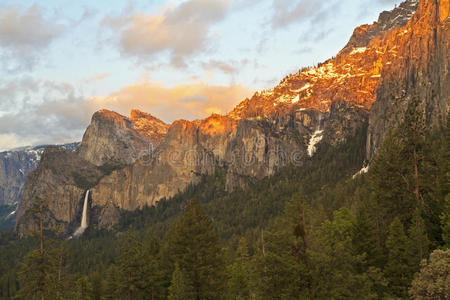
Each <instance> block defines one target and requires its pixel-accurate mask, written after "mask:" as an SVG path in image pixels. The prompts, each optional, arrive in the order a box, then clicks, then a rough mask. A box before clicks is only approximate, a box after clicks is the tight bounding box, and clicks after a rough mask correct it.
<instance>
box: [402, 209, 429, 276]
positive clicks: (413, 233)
mask: <svg viewBox="0 0 450 300" xmlns="http://www.w3.org/2000/svg"><path fill="white" fill-rule="evenodd" d="M408 235H409V240H408V243H409V245H408V251H407V255H408V258H409V265H410V267H411V270H410V272H411V273H415V272H417V271H418V270H419V268H420V262H421V261H422V260H423V259H425V258H426V257H428V249H429V245H430V241H429V240H428V237H427V233H426V228H425V223H424V220H423V219H422V216H421V213H420V210H419V209H416V211H415V213H414V216H413V219H412V221H411V225H410V227H409V230H408Z"/></svg>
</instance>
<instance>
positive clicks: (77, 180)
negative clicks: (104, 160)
mask: <svg viewBox="0 0 450 300" xmlns="http://www.w3.org/2000/svg"><path fill="white" fill-rule="evenodd" d="M103 175H104V174H103V173H102V172H101V171H100V170H99V169H98V168H97V167H96V166H95V165H93V164H91V163H90V162H88V161H86V160H84V159H82V158H80V157H79V156H78V155H77V154H76V153H74V152H70V151H67V150H63V149H59V148H57V147H48V148H46V149H45V151H44V153H43V154H42V158H41V161H40V163H39V166H38V168H37V169H36V170H34V171H32V172H30V173H29V174H28V176H27V182H26V185H25V191H24V194H23V200H22V202H21V203H20V205H19V209H18V213H17V224H16V230H17V231H18V232H19V234H21V235H23V234H27V233H28V232H27V231H28V230H35V229H37V225H36V224H37V223H36V220H34V219H33V218H32V217H31V216H30V215H28V212H29V210H30V209H31V208H33V206H34V205H35V204H36V201H37V200H42V201H44V203H45V206H46V207H47V208H48V209H47V210H46V211H45V213H46V218H45V221H46V225H48V226H51V227H56V226H60V227H61V229H62V232H66V231H67V230H68V229H69V228H70V225H71V223H73V222H76V221H77V222H76V223H77V224H78V225H79V221H80V220H79V219H80V217H81V209H82V206H83V198H84V194H85V192H86V190H87V189H89V188H90V187H91V186H94V185H96V183H97V182H98V180H99V179H100V178H101V177H102V176H103Z"/></svg>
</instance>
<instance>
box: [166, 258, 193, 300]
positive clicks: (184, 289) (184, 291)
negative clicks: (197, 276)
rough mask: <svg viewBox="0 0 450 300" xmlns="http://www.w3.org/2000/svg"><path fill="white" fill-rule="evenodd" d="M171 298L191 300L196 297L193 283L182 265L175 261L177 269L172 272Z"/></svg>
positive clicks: (174, 299) (173, 299) (171, 299)
mask: <svg viewBox="0 0 450 300" xmlns="http://www.w3.org/2000/svg"><path fill="white" fill-rule="evenodd" d="M168 299H169V300H190V299H196V298H195V297H194V293H193V287H192V285H191V284H190V283H189V282H188V281H187V279H186V277H185V275H184V274H183V272H182V271H181V269H180V265H179V264H178V263H175V270H174V271H173V274H172V281H171V283H170V287H169V298H168Z"/></svg>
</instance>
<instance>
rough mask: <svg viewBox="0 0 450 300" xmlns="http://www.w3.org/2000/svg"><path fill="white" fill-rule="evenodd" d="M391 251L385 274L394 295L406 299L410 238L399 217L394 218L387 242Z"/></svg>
mask: <svg viewBox="0 0 450 300" xmlns="http://www.w3.org/2000/svg"><path fill="white" fill-rule="evenodd" d="M386 247H387V250H388V251H389V254H388V262H387V264H386V266H385V269H384V271H385V274H386V277H387V279H388V281H389V289H390V291H391V292H392V294H393V295H395V296H399V297H405V296H406V292H407V286H408V283H409V279H410V277H409V276H410V274H409V266H408V257H407V253H406V251H407V247H408V238H407V236H406V234H405V230H404V228H403V223H402V222H401V221H400V219H399V218H398V217H396V218H394V220H393V221H392V223H391V225H390V226H389V235H388V237H387V240H386Z"/></svg>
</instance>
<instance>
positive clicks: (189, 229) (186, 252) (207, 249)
mask: <svg viewBox="0 0 450 300" xmlns="http://www.w3.org/2000/svg"><path fill="white" fill-rule="evenodd" d="M174 226H175V227H174V229H173V230H172V231H169V233H170V234H172V235H170V236H169V237H168V240H169V251H170V256H171V259H172V261H173V262H174V263H177V264H179V267H180V269H181V271H182V272H183V274H184V275H185V278H186V282H189V283H190V284H192V293H193V297H194V298H195V299H213V298H215V299H218V297H220V295H223V294H224V288H225V286H224V282H225V263H224V257H223V251H222V249H221V247H220V245H219V239H218V238H217V235H216V234H215V232H214V227H213V225H212V221H211V219H210V218H209V217H208V216H207V215H206V214H205V213H204V211H203V209H202V207H201V205H200V204H199V203H198V202H197V201H196V200H195V199H193V200H191V201H190V202H189V203H188V205H187V206H186V209H185V212H184V214H183V216H182V217H181V218H180V219H179V220H178V221H177V222H176V223H175V225H174Z"/></svg>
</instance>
